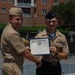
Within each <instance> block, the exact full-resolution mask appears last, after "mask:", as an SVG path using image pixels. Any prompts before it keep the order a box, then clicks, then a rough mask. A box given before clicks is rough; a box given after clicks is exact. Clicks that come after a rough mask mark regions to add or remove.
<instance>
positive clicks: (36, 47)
mask: <svg viewBox="0 0 75 75" xmlns="http://www.w3.org/2000/svg"><path fill="white" fill-rule="evenodd" d="M30 49H31V53H32V54H33V55H46V54H50V51H49V39H31V40H30Z"/></svg>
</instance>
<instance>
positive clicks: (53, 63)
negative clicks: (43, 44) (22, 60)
mask: <svg viewBox="0 0 75 75" xmlns="http://www.w3.org/2000/svg"><path fill="white" fill-rule="evenodd" d="M42 62H43V63H44V64H51V65H52V66H57V65H58V64H60V62H59V61H57V62H55V61H52V62H47V61H44V60H42Z"/></svg>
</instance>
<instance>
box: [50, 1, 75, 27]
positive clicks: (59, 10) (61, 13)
mask: <svg viewBox="0 0 75 75" xmlns="http://www.w3.org/2000/svg"><path fill="white" fill-rule="evenodd" d="M51 10H53V11H54V12H55V13H56V14H57V15H58V17H59V20H64V25H68V27H69V28H74V27H75V1H73V0H70V1H68V2H67V3H60V4H59V5H55V6H53V7H52V9H51ZM60 24H61V23H60Z"/></svg>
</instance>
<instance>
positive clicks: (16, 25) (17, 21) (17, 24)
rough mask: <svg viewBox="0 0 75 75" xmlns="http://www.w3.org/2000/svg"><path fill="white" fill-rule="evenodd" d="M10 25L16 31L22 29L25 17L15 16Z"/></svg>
mask: <svg viewBox="0 0 75 75" xmlns="http://www.w3.org/2000/svg"><path fill="white" fill-rule="evenodd" d="M10 23H11V25H12V26H13V28H14V29H18V28H20V27H21V25H22V23H23V17H21V16H13V17H11V18H10Z"/></svg>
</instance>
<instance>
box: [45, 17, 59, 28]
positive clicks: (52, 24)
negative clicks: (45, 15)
mask: <svg viewBox="0 0 75 75" xmlns="http://www.w3.org/2000/svg"><path fill="white" fill-rule="evenodd" d="M45 23H46V25H47V27H48V28H56V25H57V24H58V20H57V18H52V19H46V20H45Z"/></svg>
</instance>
